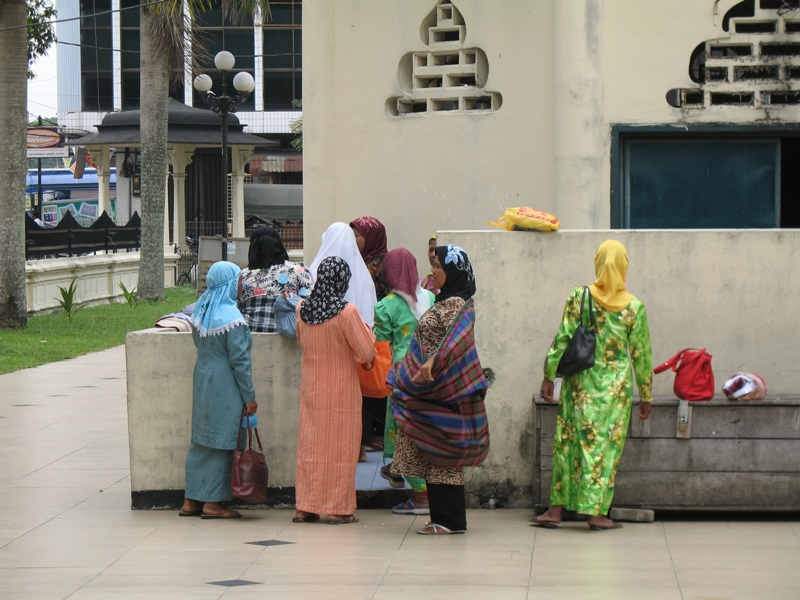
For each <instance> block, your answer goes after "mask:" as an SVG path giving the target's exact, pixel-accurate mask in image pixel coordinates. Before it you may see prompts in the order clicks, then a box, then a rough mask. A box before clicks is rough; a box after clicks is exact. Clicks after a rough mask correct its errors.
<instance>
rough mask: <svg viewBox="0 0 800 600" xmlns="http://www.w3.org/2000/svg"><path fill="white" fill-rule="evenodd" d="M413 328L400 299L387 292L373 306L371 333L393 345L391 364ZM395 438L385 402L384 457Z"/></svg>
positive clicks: (411, 480)
mask: <svg viewBox="0 0 800 600" xmlns="http://www.w3.org/2000/svg"><path fill="white" fill-rule="evenodd" d="M428 295H429V296H430V301H431V305H433V294H432V293H431V292H428ZM416 328H417V318H416V317H415V316H414V313H412V312H411V309H410V308H409V307H408V303H407V302H406V301H405V300H404V299H403V297H402V296H399V295H398V294H395V293H393V292H390V293H389V294H388V295H387V296H386V297H385V298H384V299H383V300H381V301H380V302H378V303H377V304H376V305H375V327H374V328H373V330H372V332H373V333H374V334H375V341H376V342H381V341H389V342H390V344H391V346H392V364H394V363H396V362H399V361H401V360H402V359H403V357H404V356H405V355H406V351H407V350H408V346H409V345H410V344H411V338H413V337H414V330H415V329H416ZM396 439H397V425H396V424H395V422H394V415H393V414H392V411H391V410H390V409H389V406H388V402H387V407H386V426H385V428H384V432H383V456H384V458H392V457H393V456H394V449H395V440H396ZM406 479H407V481H408V485H410V486H411V489H413V490H414V491H415V492H424V491H426V490H427V489H428V488H427V486H426V485H425V480H424V479H420V478H418V477H407V478H406Z"/></svg>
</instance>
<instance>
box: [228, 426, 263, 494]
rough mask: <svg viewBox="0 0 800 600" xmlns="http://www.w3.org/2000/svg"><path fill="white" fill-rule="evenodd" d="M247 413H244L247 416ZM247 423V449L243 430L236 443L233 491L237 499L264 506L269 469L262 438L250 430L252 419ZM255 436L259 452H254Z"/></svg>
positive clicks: (256, 431)
mask: <svg viewBox="0 0 800 600" xmlns="http://www.w3.org/2000/svg"><path fill="white" fill-rule="evenodd" d="M246 415H247V413H242V416H246ZM246 421H247V434H246V435H247V447H246V448H245V446H244V442H243V441H242V429H243V428H242V429H240V430H239V439H238V440H237V441H236V450H234V451H233V467H232V469H231V490H232V491H233V495H234V497H235V498H238V499H239V500H242V501H243V502H247V503H248V504H263V503H264V502H266V501H267V482H268V481H269V467H267V459H266V458H265V457H264V454H263V452H264V450H263V448H262V447H261V438H260V437H259V436H258V429H256V428H255V427H253V428H252V429H251V428H250V419H246ZM253 434H255V436H256V441H257V442H258V450H253Z"/></svg>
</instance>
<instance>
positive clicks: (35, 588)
mask: <svg viewBox="0 0 800 600" xmlns="http://www.w3.org/2000/svg"><path fill="white" fill-rule="evenodd" d="M0 417H2V419H0V600H8V599H12V598H13V599H29V598H32V599H36V600H51V599H52V600H64V599H67V598H69V599H70V600H106V599H108V598H112V597H113V598H115V599H117V598H123V599H132V600H139V599H141V600H155V599H160V598H169V599H170V600H181V599H184V598H186V599H189V598H191V599H193V600H205V599H209V600H212V599H219V598H232V599H237V600H248V599H253V600H255V599H258V600H269V599H271V598H275V599H277V598H280V599H286V598H292V599H294V600H303V599H309V600H310V599H314V600H317V599H319V598H326V599H329V600H337V599H342V600H360V599H365V600H366V599H374V600H401V599H405V598H408V599H416V598H420V597H433V598H437V599H441V600H449V599H453V600H455V599H458V600H471V599H481V600H483V599H485V598H492V599H493V600H503V599H514V600H524V599H530V600H533V599H535V600H549V599H553V600H556V599H557V600H572V599H576V600H578V599H580V600H585V599H589V598H591V599H592V600H603V599H606V598H608V599H613V600H626V599H635V600H640V599H642V598H647V599H648V600H701V599H708V598H715V599H717V598H718V599H722V598H724V599H726V600H765V599H769V600H784V599H785V600H790V599H791V600H796V599H797V598H798V597H800V596H798V590H799V589H800V569H798V565H800V522H796V521H788V520H787V521H780V522H776V521H769V522H722V521H707V522H702V521H692V522H675V521H669V522H659V521H656V522H654V523H646V524H633V523H631V524H627V525H626V526H625V528H624V529H621V530H617V531H612V532H591V531H589V530H588V528H587V527H586V525H585V524H582V523H567V524H565V525H563V526H562V527H561V528H560V529H558V530H543V529H536V528H533V527H530V526H528V524H527V519H528V517H529V516H530V511H528V510H492V511H490V510H471V511H469V515H468V519H469V532H468V533H467V534H466V535H459V536H449V537H438V538H437V537H426V536H420V535H417V534H416V530H417V529H419V528H421V527H422V525H423V523H424V521H425V520H427V517H413V516H398V515H392V514H391V512H390V511H388V510H372V511H368V510H362V511H360V512H359V516H360V518H361V522H360V523H358V524H355V525H347V526H344V525H342V526H330V525H326V524H324V523H308V524H293V523H292V522H291V519H292V517H293V511H291V510H248V511H246V512H245V517H244V518H243V519H239V520H233V521H203V520H201V519H192V518H178V516H177V514H176V512H175V511H131V510H130V482H129V459H128V445H127V419H126V398H125V356H124V349H123V348H122V347H119V348H114V349H112V350H108V351H106V352H101V353H97V354H92V355H88V356H84V357H81V358H78V359H74V360H69V361H65V362H62V363H56V364H51V365H47V366H43V367H39V368H36V369H29V370H25V371H19V372H17V373H11V374H7V375H2V376H0ZM187 418H188V416H187ZM379 456H380V455H379V454H373V455H371V457H370V458H371V461H370V463H369V466H365V467H364V468H362V471H363V477H364V480H363V481H365V482H366V481H367V480H370V481H374V483H375V484H377V485H380V482H378V481H375V479H374V478H375V471H376V470H377V466H378V465H379V464H380V461H379V459H378V457H379ZM373 457H374V459H373ZM360 476H362V474H361V473H360ZM365 485H366V483H365ZM270 542H277V543H270Z"/></svg>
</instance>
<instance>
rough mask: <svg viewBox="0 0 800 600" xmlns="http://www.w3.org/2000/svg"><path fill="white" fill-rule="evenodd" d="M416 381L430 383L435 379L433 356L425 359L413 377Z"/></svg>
mask: <svg viewBox="0 0 800 600" xmlns="http://www.w3.org/2000/svg"><path fill="white" fill-rule="evenodd" d="M411 380H412V381H414V382H415V383H429V382H431V381H433V357H432V356H431V357H430V358H429V359H428V360H426V361H425V364H424V365H422V366H421V367H420V368H419V371H417V372H416V374H415V375H414V376H413V377H412V378H411Z"/></svg>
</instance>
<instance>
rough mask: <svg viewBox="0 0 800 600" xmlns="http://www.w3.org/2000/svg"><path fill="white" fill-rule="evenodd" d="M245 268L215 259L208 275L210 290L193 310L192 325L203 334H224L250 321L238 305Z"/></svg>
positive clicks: (207, 280) (207, 282)
mask: <svg viewBox="0 0 800 600" xmlns="http://www.w3.org/2000/svg"><path fill="white" fill-rule="evenodd" d="M241 272H242V270H241V269H240V268H239V267H238V266H236V265H235V264H233V263H231V262H227V261H224V260H223V261H219V262H215V263H214V264H213V265H211V268H210V269H209V270H208V274H207V275H206V286H207V289H206V291H205V292H203V295H202V296H200V299H199V300H198V301H197V304H196V305H195V307H194V311H193V312H192V325H193V326H194V328H195V329H196V330H197V333H198V334H199V335H200V337H207V336H209V335H221V334H223V333H226V332H228V331H230V330H231V329H233V328H234V327H236V326H237V325H244V326H247V323H246V322H245V320H244V317H243V316H242V313H240V312H239V309H238V308H237V306H236V296H238V294H239V274H240V273H241Z"/></svg>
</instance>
